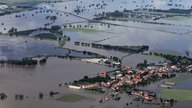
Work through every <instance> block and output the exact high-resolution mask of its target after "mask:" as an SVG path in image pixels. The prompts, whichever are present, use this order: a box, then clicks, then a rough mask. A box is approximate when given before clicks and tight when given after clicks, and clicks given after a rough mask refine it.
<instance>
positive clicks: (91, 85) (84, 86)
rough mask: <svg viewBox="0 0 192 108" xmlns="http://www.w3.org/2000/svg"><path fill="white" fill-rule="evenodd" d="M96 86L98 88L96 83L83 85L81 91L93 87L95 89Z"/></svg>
mask: <svg viewBox="0 0 192 108" xmlns="http://www.w3.org/2000/svg"><path fill="white" fill-rule="evenodd" d="M97 86H99V83H98V82H96V83H93V84H84V85H83V86H82V88H83V89H87V88H93V87H97Z"/></svg>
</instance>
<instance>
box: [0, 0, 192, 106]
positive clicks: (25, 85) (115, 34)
mask: <svg viewBox="0 0 192 108" xmlns="http://www.w3.org/2000/svg"><path fill="white" fill-rule="evenodd" d="M171 1H172V0H158V1H157V0H156V1H155V0H78V1H71V2H63V3H56V4H40V5H38V6H37V7H44V6H46V7H45V9H42V10H41V9H37V10H33V11H25V12H20V13H15V14H11V15H5V16H0V32H2V33H7V32H8V30H9V29H10V28H11V27H15V28H17V30H18V31H21V30H28V29H36V28H40V27H45V25H48V26H46V27H51V26H52V25H67V24H68V23H71V24H72V25H73V26H77V25H89V28H88V29H93V30H95V31H94V32H83V31H79V32H77V31H64V34H65V35H67V36H70V38H71V41H70V42H67V43H66V45H65V46H64V48H70V49H75V50H81V51H84V50H87V51H92V52H96V53H99V54H102V55H105V56H117V57H122V56H125V55H128V53H122V52H117V51H106V50H101V49H94V48H91V47H85V46H75V45H74V42H75V41H80V42H87V43H91V42H95V41H99V42H98V43H100V44H111V45H128V46H130V45H149V46H150V50H159V49H162V50H168V51H170V50H171V51H175V52H179V53H181V54H182V55H184V54H185V51H189V52H190V57H192V53H191V51H192V37H191V35H192V31H191V30H192V28H191V27H192V22H191V21H192V19H191V18H189V19H188V20H181V21H173V20H165V19H161V20H158V21H156V22H163V23H170V24H175V25H174V26H173V25H171V26H170V25H153V24H144V23H138V22H131V21H128V22H122V21H106V20H104V21H103V22H107V23H112V24H118V25H119V26H114V25H110V27H108V25H107V24H106V25H105V24H100V23H89V22H88V21H87V20H86V19H82V18H79V17H76V16H74V15H72V14H70V13H73V14H75V13H74V9H76V8H77V7H80V8H81V9H84V12H82V13H80V14H79V16H81V17H85V18H88V19H92V18H94V14H99V13H102V12H112V11H115V10H119V11H122V10H124V9H136V8H149V9H154V8H157V9H170V8H180V9H190V8H191V4H192V2H191V0H174V3H172V2H171ZM94 4H97V5H98V7H97V6H96V5H94ZM167 4H173V5H172V6H168V5H167ZM180 4H181V5H180ZM101 5H102V8H101ZM114 7H115V8H114ZM48 9H51V10H55V11H53V12H51V11H47V10H48ZM60 11H64V12H60ZM65 12H69V13H65ZM16 15H20V16H21V17H16ZM46 16H57V19H56V20H55V21H51V20H49V19H46ZM90 26H92V28H90ZM57 46H58V43H57V42H56V41H50V40H38V39H33V38H31V37H29V38H28V37H15V36H12V37H10V36H8V35H0V59H21V58H23V57H29V56H30V57H31V56H37V55H65V54H67V53H68V50H65V49H63V48H58V47H57ZM71 55H74V56H84V55H83V54H82V53H78V52H73V51H72V52H71ZM144 59H149V58H146V56H144V55H140V54H137V55H131V56H128V57H126V58H125V59H124V60H123V65H125V66H127V65H128V66H135V65H136V64H137V63H138V62H143V60H144ZM159 60H162V59H160V58H156V59H154V58H153V59H151V60H149V62H158V61H159ZM112 69H113V68H109V67H106V66H102V65H95V64H88V63H85V62H81V61H76V60H72V61H69V60H65V59H58V58H49V59H48V62H47V64H45V65H38V66H36V67H30V68H29V67H17V66H1V67H0V92H3V93H5V94H7V95H8V98H7V99H6V100H4V101H0V107H1V108H44V107H45V108H53V107H55V108H63V107H69V108H79V107H80V108H89V107H90V105H92V104H98V100H99V99H100V98H101V96H100V95H93V94H89V93H85V92H83V91H74V90H71V89H67V88H65V87H58V84H59V83H65V82H69V81H73V80H78V79H80V78H82V77H83V76H85V75H87V76H90V77H91V76H93V75H95V73H98V72H100V71H108V70H112ZM189 82H191V79H189V80H187V82H181V83H182V84H181V85H182V86H181V85H180V86H179V88H184V89H191V88H187V87H189V86H186V85H188V84H189ZM176 86H177V85H176ZM148 89H149V88H148ZM150 89H156V86H155V87H154V86H152V87H150ZM50 91H58V92H60V93H61V94H59V95H57V96H54V97H52V98H51V97H49V92H50ZM40 92H43V93H44V94H46V95H45V97H44V99H43V100H39V99H38V94H39V93H40ZM21 93H22V94H24V95H25V96H26V97H25V99H24V100H23V101H19V100H15V94H21ZM70 93H72V94H80V95H84V96H86V97H87V98H88V99H86V100H82V101H80V102H76V103H66V102H60V101H56V98H58V97H59V96H62V95H65V94H70ZM122 97H124V99H123V100H122V101H121V102H120V103H119V102H113V101H110V102H109V103H104V104H101V105H98V107H104V108H112V107H125V104H126V102H127V101H129V102H130V101H131V100H130V98H126V96H125V95H122ZM10 103H11V104H10ZM190 104H191V102H185V103H184V104H183V103H178V107H180V106H183V105H184V106H185V105H186V106H188V105H190ZM133 107H136V103H135V104H134V105H133ZM140 107H144V108H145V107H153V108H154V107H158V106H145V105H143V106H140ZM174 107H177V106H174Z"/></svg>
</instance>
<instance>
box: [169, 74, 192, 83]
mask: <svg viewBox="0 0 192 108" xmlns="http://www.w3.org/2000/svg"><path fill="white" fill-rule="evenodd" d="M189 78H192V74H183V75H179V76H178V77H175V78H172V79H169V80H167V82H171V83H176V84H177V83H179V82H181V81H184V80H187V79H189Z"/></svg>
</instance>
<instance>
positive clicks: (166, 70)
mask: <svg viewBox="0 0 192 108" xmlns="http://www.w3.org/2000/svg"><path fill="white" fill-rule="evenodd" d="M179 70H180V68H178V66H176V65H170V63H169V62H164V63H163V64H162V65H154V66H148V67H146V68H143V69H138V68H132V67H122V68H120V69H118V70H114V71H110V72H100V73H98V74H97V77H100V78H104V79H105V78H106V79H108V80H107V81H106V80H105V81H101V82H91V83H90V82H83V83H81V84H79V85H78V86H74V85H69V88H74V89H89V90H92V89H90V88H102V89H103V90H111V91H113V92H121V93H123V92H125V93H128V94H131V95H135V96H136V97H139V98H142V99H144V100H149V101H151V100H153V99H156V93H153V92H150V91H147V90H136V88H137V87H138V86H147V85H148V84H151V83H154V82H155V81H159V80H161V79H164V78H169V77H173V76H174V75H175V72H176V71H179ZM168 85H170V84H168ZM162 87H163V85H162ZM165 88H169V87H168V86H165ZM94 90H95V89H94ZM99 90H100V89H99Z"/></svg>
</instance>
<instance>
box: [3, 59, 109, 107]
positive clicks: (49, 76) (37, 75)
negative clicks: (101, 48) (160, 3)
mask: <svg viewBox="0 0 192 108" xmlns="http://www.w3.org/2000/svg"><path fill="white" fill-rule="evenodd" d="M110 70H112V68H109V67H106V66H103V65H94V64H89V63H85V62H81V61H76V60H72V61H70V60H66V59H58V58H49V59H48V62H47V63H46V64H45V65H38V66H36V67H31V68H27V67H14V66H1V67H0V91H1V92H3V93H5V94H7V95H8V98H7V99H5V100H4V101H0V107H1V108H27V107H28V108H53V107H54V108H63V107H68V108H79V107H81V108H83V107H84V108H87V107H89V105H91V103H93V102H94V101H95V100H96V99H97V98H98V96H99V95H94V94H93V95H91V94H89V93H88V94H86V93H85V92H83V91H75V90H72V89H68V88H66V87H59V83H66V82H70V81H73V80H78V79H80V78H83V77H84V76H85V75H88V76H90V77H91V76H93V75H95V73H98V72H101V71H110ZM50 91H55V92H60V93H61V94H60V95H56V96H54V97H53V98H50V97H49V92H50ZM40 92H42V93H44V99H43V100H39V98H38V94H39V93H40ZM15 94H24V96H25V97H28V98H24V100H23V101H19V100H15ZM65 94H79V95H84V96H86V97H87V98H89V99H87V100H82V101H80V102H77V103H67V102H60V101H56V100H55V99H56V98H58V97H59V96H62V95H65Z"/></svg>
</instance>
